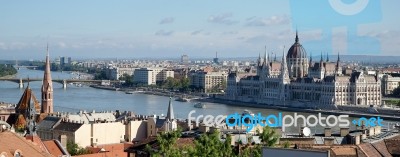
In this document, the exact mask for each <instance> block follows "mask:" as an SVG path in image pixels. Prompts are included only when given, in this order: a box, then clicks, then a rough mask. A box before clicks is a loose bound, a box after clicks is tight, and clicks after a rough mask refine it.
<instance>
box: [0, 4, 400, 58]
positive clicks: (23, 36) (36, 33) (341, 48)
mask: <svg viewBox="0 0 400 157" xmlns="http://www.w3.org/2000/svg"><path fill="white" fill-rule="evenodd" d="M359 1H361V2H362V1H364V2H366V6H364V10H361V11H360V12H354V10H353V13H351V12H350V13H349V12H347V13H346V12H341V11H340V9H339V10H338V9H337V8H336V10H335V11H336V12H333V11H331V12H326V11H324V10H329V9H330V10H332V9H335V7H334V5H335V4H333V3H332V2H331V3H329V2H328V1H327V2H318V1H313V3H312V4H310V3H308V4H302V3H301V4H298V2H296V1H292V0H287V1H279V2H276V1H257V2H252V3H242V2H239V1H218V2H214V1H201V2H182V1H168V2H163V1H155V2H154V1H153V2H139V1H134V2H130V1H123V2H119V3H112V2H107V1H96V3H94V2H93V1H87V2H80V3H78V4H77V3H76V2H58V3H57V2H52V1H45V2H26V3H16V2H3V3H2V5H1V6H0V9H1V10H3V12H5V13H6V14H2V15H0V18H1V19H3V22H4V24H3V25H1V26H0V30H1V31H0V32H1V35H0V55H1V56H2V59H42V58H43V54H45V49H46V48H45V47H46V43H47V42H49V45H50V54H51V57H55V56H71V57H73V58H151V57H156V58H159V57H160V56H163V57H171V58H175V57H180V56H181V55H182V54H187V55H189V57H194V58H203V57H204V58H207V57H210V58H211V57H213V56H214V55H215V52H218V54H219V56H220V57H222V58H223V57H224V56H225V57H256V56H258V54H259V53H262V52H263V50H264V45H267V49H268V51H269V52H271V53H277V54H278V56H279V54H281V52H282V49H283V47H284V46H286V49H285V51H287V49H288V47H289V46H290V45H292V44H293V42H294V36H295V32H296V29H297V30H298V31H299V38H300V41H301V43H302V44H303V46H304V47H305V48H306V49H307V51H308V52H309V53H313V54H315V55H317V54H320V52H323V53H324V54H326V53H329V54H330V55H335V54H337V52H340V54H343V55H360V54H367V55H386V56H388V55H397V52H396V50H397V49H398V48H400V46H399V45H400V44H399V42H400V40H399V38H400V35H399V33H400V30H399V27H398V26H399V22H398V21H397V20H396V17H395V16H396V14H395V13H396V8H395V6H398V4H397V5H396V3H399V2H397V1H373V2H372V1H368V0H359ZM343 3H344V4H347V5H351V4H355V1H351V0H343ZM311 6H315V7H311ZM310 8H314V9H310ZM304 9H306V10H307V11H304ZM308 10H309V11H308ZM316 13H320V14H316ZM353 14H354V15H353ZM302 16H306V17H308V18H307V19H306V18H305V17H302ZM321 17H324V18H323V19H319V20H318V18H321ZM358 37H369V38H372V39H361V38H358ZM365 45H367V46H365Z"/></svg>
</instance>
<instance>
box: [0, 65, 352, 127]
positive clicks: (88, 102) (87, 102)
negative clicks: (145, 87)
mask: <svg viewBox="0 0 400 157" xmlns="http://www.w3.org/2000/svg"><path fill="white" fill-rule="evenodd" d="M15 77H16V78H27V77H30V78H42V77H43V71H39V70H29V69H20V70H18V74H17V75H16V76H15ZM73 77H76V75H73V74H71V73H69V72H63V73H62V72H52V78H53V79H67V78H73ZM24 85H25V87H26V86H27V83H24ZM29 86H30V88H31V89H32V90H33V92H34V95H35V96H36V97H37V98H40V95H41V92H40V88H41V86H42V83H41V82H40V81H34V82H31V83H30V85H29ZM53 89H54V110H55V112H78V111H80V110H86V111H88V112H91V111H93V110H95V111H96V112H99V111H115V110H120V111H133V112H134V113H135V114H144V115H153V114H156V115H161V114H164V115H166V113H167V109H168V101H169V98H168V97H164V96H156V95H146V94H140V93H135V94H125V92H119V91H109V90H101V89H95V88H91V87H88V86H82V87H77V86H74V85H69V84H68V87H67V89H63V88H62V84H59V83H57V82H53ZM23 91H24V89H20V88H18V84H17V83H14V82H9V81H0V102H1V101H3V102H8V103H15V104H16V103H18V101H19V99H20V97H21V95H22V93H23ZM39 101H40V100H39ZM172 104H173V109H174V113H175V117H177V118H182V119H187V117H188V113H189V112H190V111H192V110H195V111H196V113H195V114H193V115H194V116H197V115H201V114H203V115H214V116H216V115H219V114H222V115H228V114H232V113H235V112H236V113H242V112H243V111H244V110H245V109H248V110H250V111H252V112H253V113H261V114H262V115H269V114H275V115H277V114H278V113H279V112H282V113H283V114H293V113H290V112H284V111H279V110H274V109H262V108H250V107H239V106H229V105H225V104H218V103H205V104H206V108H204V109H199V108H194V107H193V103H190V102H178V101H174V100H173V102H172ZM299 114H302V115H305V116H307V115H310V114H308V113H299ZM350 119H351V120H352V118H350ZM323 129H324V128H323V127H321V126H319V127H318V126H317V127H314V128H313V129H312V131H313V132H319V133H323ZM332 129H333V131H334V132H337V131H338V130H339V128H338V127H334V128H332ZM298 130H299V128H296V127H291V128H289V129H287V131H289V132H298Z"/></svg>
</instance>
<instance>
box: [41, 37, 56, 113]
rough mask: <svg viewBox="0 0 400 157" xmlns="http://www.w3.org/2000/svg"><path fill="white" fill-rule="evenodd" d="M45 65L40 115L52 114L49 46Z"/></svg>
mask: <svg viewBox="0 0 400 157" xmlns="http://www.w3.org/2000/svg"><path fill="white" fill-rule="evenodd" d="M46 51H47V54H46V63H45V70H44V75H43V84H42V107H41V113H52V112H53V81H52V79H51V72H50V57H49V44H47V48H46Z"/></svg>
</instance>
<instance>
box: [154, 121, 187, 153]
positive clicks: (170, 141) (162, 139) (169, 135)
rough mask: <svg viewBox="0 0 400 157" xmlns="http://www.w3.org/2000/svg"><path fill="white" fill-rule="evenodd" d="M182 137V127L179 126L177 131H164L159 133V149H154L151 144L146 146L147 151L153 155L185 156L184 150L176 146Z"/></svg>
mask: <svg viewBox="0 0 400 157" xmlns="http://www.w3.org/2000/svg"><path fill="white" fill-rule="evenodd" d="M179 137H181V129H179V128H178V130H176V131H172V132H163V133H161V134H158V135H157V138H156V139H157V143H158V144H159V149H158V150H154V149H152V148H151V147H150V146H149V145H147V146H146V151H147V152H148V153H149V154H150V155H151V156H164V157H168V156H183V154H182V153H183V151H182V149H180V148H177V147H176V141H177V140H178V138H179Z"/></svg>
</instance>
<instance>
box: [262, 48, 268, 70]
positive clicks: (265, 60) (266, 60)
mask: <svg viewBox="0 0 400 157" xmlns="http://www.w3.org/2000/svg"><path fill="white" fill-rule="evenodd" d="M268 58H269V56H268V51H267V46H265V54H264V62H263V65H264V66H266V65H268Z"/></svg>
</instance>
